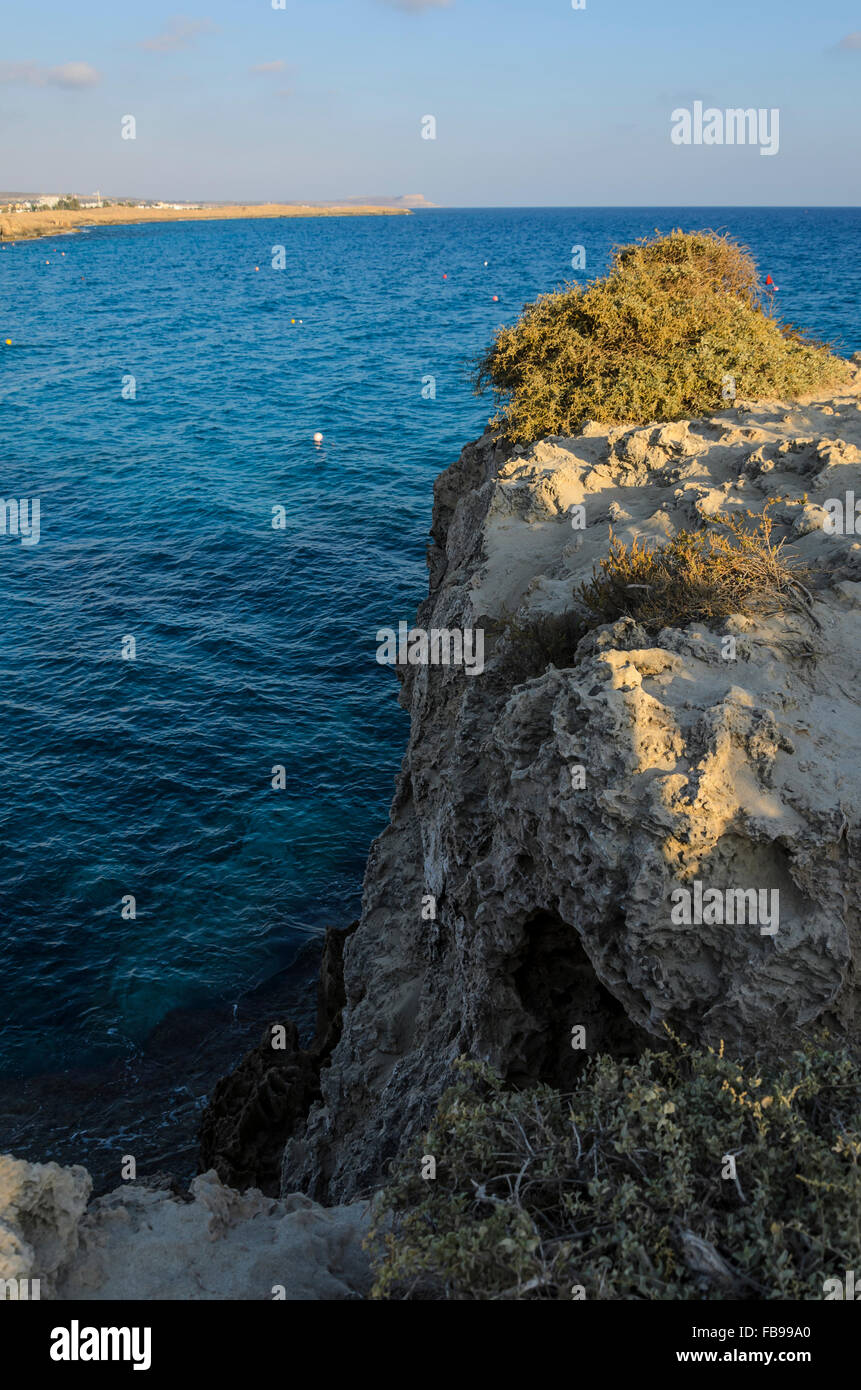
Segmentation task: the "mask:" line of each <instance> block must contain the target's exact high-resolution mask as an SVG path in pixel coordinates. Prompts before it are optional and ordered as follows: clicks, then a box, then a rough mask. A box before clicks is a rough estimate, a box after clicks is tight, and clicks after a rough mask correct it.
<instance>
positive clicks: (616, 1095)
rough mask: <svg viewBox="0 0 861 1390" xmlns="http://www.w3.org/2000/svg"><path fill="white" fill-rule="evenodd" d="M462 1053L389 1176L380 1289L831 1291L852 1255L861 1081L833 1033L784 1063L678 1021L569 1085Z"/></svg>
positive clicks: (777, 1294) (390, 1295)
mask: <svg viewBox="0 0 861 1390" xmlns="http://www.w3.org/2000/svg"><path fill="white" fill-rule="evenodd" d="M457 1070H458V1079H457V1082H456V1084H455V1085H454V1086H453V1087H452V1088H451V1089H450V1090H448V1091H447V1092H446V1094H445V1095H444V1096H443V1097H442V1099H441V1101H440V1104H439V1107H438V1109H437V1112H436V1115H435V1117H434V1119H433V1120H432V1122H431V1126H430V1128H429V1130H428V1131H427V1133H426V1134H425V1135H423V1136H422V1138H421V1140H420V1142H419V1143H417V1144H415V1145H414V1146H413V1148H412V1150H411V1152H410V1153H409V1154H408V1155H407V1157H406V1158H405V1159H404V1160H403V1161H402V1162H400V1163H398V1165H397V1167H396V1170H395V1173H394V1176H393V1179H392V1181H391V1183H390V1185H389V1186H388V1187H387V1188H386V1189H385V1190H384V1192H383V1195H382V1200H381V1206H380V1208H379V1210H378V1213H377V1217H376V1220H375V1226H374V1229H373V1232H372V1236H371V1248H372V1250H373V1252H374V1255H375V1259H376V1284H375V1288H374V1296H375V1297H376V1298H378V1299H447V1300H455V1301H456V1300H495V1299H539V1300H546V1299H562V1300H570V1299H580V1298H586V1299H616V1300H620V1299H641V1300H675V1299H691V1300H712V1299H726V1298H739V1299H753V1300H770V1299H821V1298H823V1297H825V1292H824V1290H826V1289H827V1285H826V1280H829V1279H835V1278H836V1279H838V1280H839V1281H840V1282H841V1283H842V1281H843V1277H844V1274H845V1271H847V1270H851V1269H853V1268H854V1267H855V1264H856V1263H857V1251H858V1248H859V1243H861V1225H859V1222H861V1082H859V1076H858V1069H857V1058H855V1057H853V1056H852V1055H851V1053H850V1052H849V1051H847V1050H846V1049H843V1048H840V1047H837V1046H834V1045H833V1043H832V1042H831V1041H830V1040H829V1038H828V1036H827V1035H823V1037H822V1038H820V1039H819V1040H817V1041H808V1042H806V1043H805V1045H804V1046H803V1047H802V1048H800V1049H799V1050H797V1051H796V1052H795V1053H793V1054H792V1055H791V1056H789V1057H788V1058H786V1059H785V1060H784V1061H782V1062H779V1063H774V1064H773V1065H769V1064H768V1063H765V1062H760V1063H757V1062H755V1061H754V1062H752V1063H751V1064H749V1065H744V1064H742V1063H741V1062H739V1061H737V1060H734V1059H732V1058H731V1057H730V1056H729V1055H727V1053H726V1051H725V1049H724V1045H723V1043H721V1044H720V1045H719V1046H718V1047H716V1048H711V1047H702V1048H698V1047H693V1046H688V1045H686V1044H684V1043H682V1042H681V1041H680V1040H679V1039H676V1038H675V1037H673V1036H672V1035H670V1037H669V1038H668V1049H667V1050H665V1051H660V1052H659V1051H647V1052H644V1053H643V1054H642V1055H641V1056H640V1057H639V1058H637V1059H636V1060H628V1061H625V1060H616V1059H613V1058H611V1057H609V1056H598V1057H596V1058H594V1060H593V1061H592V1062H591V1063H590V1064H589V1065H588V1067H587V1070H586V1072H585V1073H584V1077H583V1080H582V1081H581V1083H580V1085H579V1086H578V1088H577V1090H576V1091H575V1092H574V1093H573V1094H570V1095H563V1094H561V1093H560V1092H559V1091H557V1090H555V1089H554V1088H552V1087H550V1086H547V1085H543V1084H542V1085H537V1086H534V1087H532V1088H529V1089H524V1090H516V1089H511V1088H510V1087H508V1086H506V1085H505V1083H504V1082H503V1081H502V1080H501V1079H500V1077H499V1076H497V1075H496V1074H495V1073H494V1072H493V1071H492V1070H491V1069H490V1068H489V1067H487V1066H486V1065H485V1064H483V1063H478V1062H473V1061H464V1060H462V1061H461V1062H460V1063H458V1064H457ZM431 1156H432V1157H433V1158H434V1159H435V1162H436V1170H435V1176H434V1177H433V1178H432V1179H429V1178H428V1177H427V1176H422V1174H423V1173H426V1172H427V1159H428V1157H431Z"/></svg>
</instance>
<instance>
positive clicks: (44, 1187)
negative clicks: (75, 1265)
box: [0, 1154, 92, 1298]
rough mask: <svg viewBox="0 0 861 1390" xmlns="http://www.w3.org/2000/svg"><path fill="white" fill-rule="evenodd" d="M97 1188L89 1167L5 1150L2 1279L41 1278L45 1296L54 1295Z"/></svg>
mask: <svg viewBox="0 0 861 1390" xmlns="http://www.w3.org/2000/svg"><path fill="white" fill-rule="evenodd" d="M91 1190H92V1183H91V1181H90V1175H89V1173H88V1172H87V1170H86V1169H85V1168H80V1167H77V1166H75V1167H73V1168H60V1167H59V1165H58V1164H56V1163H27V1162H26V1161H25V1160H23V1159H17V1158H12V1157H11V1155H9V1154H2V1155H0V1279H28V1280H29V1279H38V1280H39V1281H40V1289H39V1293H40V1296H41V1297H42V1298H47V1297H50V1294H51V1291H52V1289H53V1287H54V1281H55V1279H56V1276H57V1271H58V1270H59V1269H60V1268H61V1267H62V1266H63V1265H65V1264H66V1263H67V1262H68V1261H69V1260H70V1259H71V1258H72V1257H73V1256H74V1254H75V1251H76V1250H77V1245H78V1222H79V1221H80V1218H81V1216H82V1214H83V1212H84V1211H85V1210H86V1206H87V1200H88V1198H89V1195H90V1192H91Z"/></svg>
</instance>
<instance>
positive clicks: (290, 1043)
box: [200, 923, 358, 1196]
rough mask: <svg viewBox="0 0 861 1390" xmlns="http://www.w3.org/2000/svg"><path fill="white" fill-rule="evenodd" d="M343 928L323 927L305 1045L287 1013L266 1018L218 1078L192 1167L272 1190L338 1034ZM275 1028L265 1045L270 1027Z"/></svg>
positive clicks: (229, 1181)
mask: <svg viewBox="0 0 861 1390" xmlns="http://www.w3.org/2000/svg"><path fill="white" fill-rule="evenodd" d="M357 925H358V924H357V923H353V925H352V926H351V927H348V928H346V930H338V929H337V928H335V927H329V928H327V930H326V937H325V942H324V945H323V958H322V961H321V964H320V979H319V984H318V988H317V1025H316V1031H315V1033H314V1037H313V1039H312V1041H311V1043H310V1045H309V1047H308V1048H302V1047H300V1045H299V1033H298V1030H297V1028H296V1027H295V1025H294V1024H293V1023H291V1022H290V1021H289V1020H285V1021H283V1022H281V1023H279V1021H278V1020H275V1024H274V1025H273V1024H270V1025H269V1026H268V1027H267V1028H266V1030H265V1032H264V1034H263V1037H262V1038H261V1040H260V1042H259V1044H258V1045H257V1047H255V1048H252V1049H251V1051H250V1052H247V1053H246V1054H245V1056H244V1057H243V1058H242V1060H241V1061H240V1062H239V1063H238V1065H237V1066H236V1067H235V1068H234V1070H233V1071H232V1072H230V1073H229V1075H227V1076H225V1077H223V1078H222V1080H220V1081H219V1082H218V1083H217V1085H216V1086H215V1089H214V1090H213V1093H212V1097H211V1099H210V1101H209V1104H208V1105H207V1107H206V1110H205V1111H204V1114H203V1119H202V1121H201V1126H200V1171H201V1172H206V1171H207V1170H208V1169H214V1170H215V1172H216V1173H217V1174H218V1176H219V1178H220V1179H221V1181H222V1182H224V1183H227V1184H229V1185H230V1186H231V1187H235V1188H238V1189H240V1190H244V1189H245V1188H247V1187H256V1188H259V1189H260V1191H261V1192H264V1193H266V1194H267V1195H269V1196H277V1194H278V1191H279V1187H280V1180H281V1156H282V1154H283V1152H284V1145H285V1143H286V1142H287V1139H288V1138H289V1137H290V1135H291V1134H292V1133H293V1132H294V1130H295V1129H296V1127H297V1125H298V1124H299V1123H300V1121H302V1120H304V1118H305V1116H306V1115H307V1114H308V1111H309V1110H310V1108H311V1106H312V1104H313V1103H314V1101H316V1100H319V1098H320V1069H321V1067H324V1066H325V1065H326V1064H327V1062H328V1060H329V1057H330V1056H331V1053H332V1050H333V1048H334V1046H335V1044H336V1043H337V1041H338V1038H339V1037H340V1034H341V1010H342V1008H343V1005H344V981H343V954H344V943H345V941H346V939H347V937H348V936H349V935H350V934H351V932H353V931H355V929H356V926H357ZM275 1025H277V1026H279V1027H280V1028H281V1029H282V1030H283V1031H282V1033H281V1034H280V1036H279V1037H278V1039H277V1040H278V1042H279V1044H280V1043H281V1042H283V1044H284V1045H283V1046H280V1045H279V1046H277V1047H274V1046H273V1037H274V1034H273V1026H275Z"/></svg>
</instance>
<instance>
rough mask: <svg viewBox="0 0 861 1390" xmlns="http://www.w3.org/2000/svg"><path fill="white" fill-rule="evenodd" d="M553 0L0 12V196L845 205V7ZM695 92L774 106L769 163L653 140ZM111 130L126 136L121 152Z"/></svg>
mask: <svg viewBox="0 0 861 1390" xmlns="http://www.w3.org/2000/svg"><path fill="white" fill-rule="evenodd" d="M180 3H182V0H180ZM575 3H577V4H581V3H583V8H578V9H574V8H573V5H572V0H188V3H187V5H186V7H185V8H184V9H181V10H178V9H177V8H176V7H175V5H174V4H171V3H168V4H162V3H159V0H146V3H144V4H140V3H136V4H122V3H119V4H118V3H117V0H74V3H70V0H38V3H35V4H34V3H30V4H27V5H20V4H19V5H14V6H13V5H11V4H9V5H6V6H4V7H3V16H2V18H0V149H2V159H0V189H2V190H8V191H13V190H14V191H31V192H41V193H61V192H67V191H76V192H88V191H93V192H94V191H95V190H97V189H99V190H101V191H102V192H103V193H110V194H113V195H115V196H126V195H128V196H138V197H147V198H165V199H168V200H178V199H190V200H205V199H212V200H223V201H249V202H262V201H278V202H282V201H283V202H291V201H303V200H308V201H322V200H332V199H339V198H347V197H359V196H373V195H383V194H385V195H392V196H397V195H401V194H423V195H424V197H425V198H427V199H429V200H430V201H431V202H434V203H438V204H440V205H442V206H460V207H502V206H515V207H516V206H531V207H538V206H551V207H569V206H612V205H621V206H637V205H642V206H650V207H652V206H694V205H700V206H731V205H740V204H741V205H745V204H749V205H756V206H768V205H786V206H799V205H802V206H815V205H841V206H849V205H852V206H857V205H858V204H859V202H861V198H859V192H861V173H859V171H861V157H859V156H861V118H859V101H858V96H859V85H861V0H723V3H721V0H714V3H704V0H651V3H649V2H648V0H575ZM276 5H277V6H278V8H276ZM697 101H701V102H702V103H703V105H704V107H705V108H714V109H715V110H717V111H720V112H723V111H724V110H726V109H728V108H735V107H744V108H750V107H753V108H755V109H756V110H759V109H760V108H762V109H763V110H765V111H768V112H771V110H772V109H777V111H778V112H779V118H778V132H779V142H778V147H777V150H776V153H774V154H772V155H769V154H763V153H762V148H763V146H764V144H765V140H764V139H759V137H758V142H757V143H748V144H745V145H743V146H742V145H740V144H738V143H736V144H734V145H729V144H722V143H712V144H702V143H700V144H695V143H691V144H687V145H685V144H680V143H674V141H673V140H672V139H671V130H672V129H673V125H674V119H673V112H674V111H679V110H682V109H687V110H690V111H693V107H694V103H695V102H697ZM127 116H133V117H134V133H135V138H134V139H123V138H122V129H123V119H124V117H127ZM427 117H433V120H434V122H435V129H434V127H433V126H431V124H430V123H429V122H428V121H427V120H426V118H427ZM126 129H127V130H128V129H129V126H128V123H127V124H126ZM714 129H715V127H713V132H714ZM423 130H424V131H426V132H428V131H431V130H434V134H435V138H433V139H428V138H423V133H422V132H423ZM773 143H774V142H773V140H772V144H773Z"/></svg>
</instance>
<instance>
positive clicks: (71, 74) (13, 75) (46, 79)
mask: <svg viewBox="0 0 861 1390" xmlns="http://www.w3.org/2000/svg"><path fill="white" fill-rule="evenodd" d="M100 80H101V78H100V74H99V73H98V72H97V71H96V69H95V68H94V67H92V66H91V65H90V64H89V63H61V64H60V66H59V67H56V68H40V67H39V65H38V64H37V63H0V83H7V84H11V83H19V84H23V85H25V86H28V87H95V85H96V83H97V82H99V81H100Z"/></svg>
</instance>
